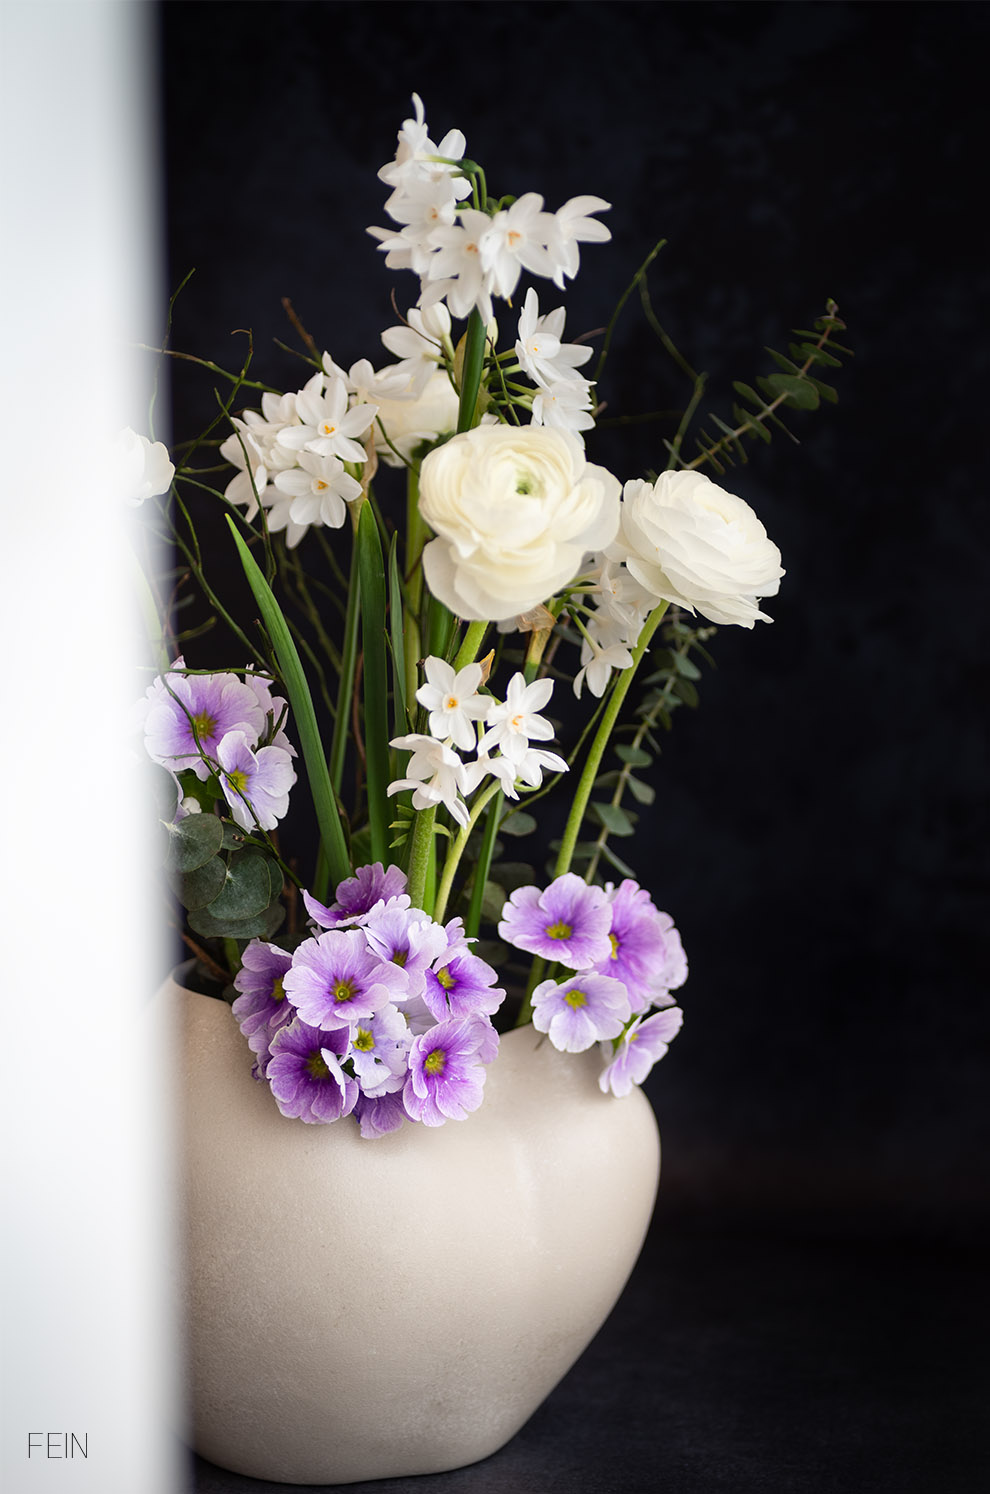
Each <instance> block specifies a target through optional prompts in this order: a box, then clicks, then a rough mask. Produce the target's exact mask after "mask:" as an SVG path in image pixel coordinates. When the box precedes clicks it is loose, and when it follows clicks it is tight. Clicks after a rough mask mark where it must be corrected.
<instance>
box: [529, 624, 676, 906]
mask: <svg viewBox="0 0 990 1494" xmlns="http://www.w3.org/2000/svg"><path fill="white" fill-rule="evenodd" d="M669 605H670V604H669V602H661V603H660V605H659V607H654V609H653V611H652V612H651V613H650V615H649V617H648V618H647V619H646V622H645V623H644V624H643V630H642V632H641V633H640V635H639V641H638V642H637V644H636V647H635V649H634V650H633V656H632V664H631V665H630V667H629V668H628V669H624V670H623V671H622V672H621V674H620V675H619V678H618V679H617V680H616V682H615V686H614V688H613V690H612V694H611V697H610V699H609V702H608V705H607V706H606V707H605V710H604V712H603V714H602V719H601V721H600V722H599V724H598V731H597V732H596V733H595V739H594V741H593V742H592V744H591V750H590V751H589V753H588V759H587V761H586V763H585V765H584V772H583V773H582V774H581V778H580V781H579V783H578V786H577V791H576V793H575V795H574V802H573V804H572V805H571V812H570V814H569V815H568V817H567V824H566V825H565V827H564V837H563V840H562V841H561V843H560V853H559V854H558V856H557V864H556V866H555V867H554V870H553V874H554V877H555V878H556V877H561V876H563V874H564V873H565V872H566V871H569V870H570V865H571V857H572V856H573V855H574V847H575V846H576V845H577V840H578V835H579V834H580V831H581V822H582V820H583V819H584V816H585V811H586V810H587V808H588V800H589V799H590V798H591V791H592V789H593V787H594V783H595V779H596V778H597V777H598V770H599V768H600V767H601V761H602V757H603V756H604V754H605V748H606V747H607V746H608V741H609V738H610V737H611V735H612V731H613V729H614V727H615V723H616V721H617V720H618V717H619V712H620V711H621V709H622V705H623V702H624V701H625V698H626V695H627V694H628V693H629V686H630V685H631V684H632V682H633V677H634V676H635V674H636V670H637V669H638V668H639V665H640V661H641V659H642V658H643V655H644V654H645V653H646V650H647V649H648V648H649V646H650V640H651V639H652V637H653V635H654V633H655V632H656V630H657V628H658V627H659V626H660V623H661V620H662V619H663V615H664V613H665V612H666V611H667V608H668V606H669Z"/></svg>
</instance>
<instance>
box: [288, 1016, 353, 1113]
mask: <svg viewBox="0 0 990 1494" xmlns="http://www.w3.org/2000/svg"><path fill="white" fill-rule="evenodd" d="M347 1046H348V1042H347V1033H346V1032H345V1031H339V1032H326V1031H321V1030H320V1029H319V1028H316V1027H310V1026H309V1024H308V1023H307V1022H303V1021H302V1020H301V1019H300V1018H298V1017H297V1018H296V1020H295V1021H294V1022H292V1023H290V1025H289V1026H288V1027H283V1028H281V1029H280V1031H278V1032H277V1033H276V1034H275V1036H274V1038H273V1039H272V1055H271V1058H270V1059H269V1061H268V1072H267V1074H266V1076H265V1077H266V1078H267V1080H268V1083H269V1084H270V1085H271V1090H272V1094H273V1095H274V1096H275V1101H276V1103H277V1105H278V1108H279V1110H281V1112H282V1114H283V1115H287V1116H290V1117H292V1118H293V1119H297V1120H303V1121H308V1122H310V1123H311V1124H314V1125H328V1124H329V1123H330V1122H331V1121H335V1120H339V1119H340V1117H341V1116H342V1115H350V1113H351V1111H352V1110H353V1109H354V1106H355V1105H356V1103H357V1098H358V1093H359V1091H358V1085H357V1080H355V1079H351V1078H349V1077H348V1075H347V1074H346V1073H345V1072H344V1070H343V1068H342V1067H341V1058H342V1056H343V1055H344V1054H346V1052H347Z"/></svg>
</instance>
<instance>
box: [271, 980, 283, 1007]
mask: <svg viewBox="0 0 990 1494" xmlns="http://www.w3.org/2000/svg"><path fill="white" fill-rule="evenodd" d="M272 1000H273V1001H284V1000H285V986H284V985H283V984H282V977H281V976H280V975H277V976H276V977H275V983H274V985H273V986H272Z"/></svg>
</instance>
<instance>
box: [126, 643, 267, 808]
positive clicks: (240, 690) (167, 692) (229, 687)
mask: <svg viewBox="0 0 990 1494" xmlns="http://www.w3.org/2000/svg"><path fill="white" fill-rule="evenodd" d="M184 670H185V661H184V660H183V659H182V658H181V657H180V658H177V659H176V660H175V661H174V662H173V664H172V667H171V669H170V670H169V671H168V672H167V673H166V674H165V675H159V676H158V677H157V678H156V679H155V680H154V681H153V683H152V684H151V685H150V686H149V687H148V690H147V692H146V693H145V697H144V700H143V701H142V702H141V710H140V714H141V718H142V721H143V726H144V742H145V747H146V749H147V751H148V755H149V756H150V757H151V759H152V761H154V762H156V763H160V764H161V766H162V767H163V768H167V769H168V771H169V772H170V773H172V774H173V776H174V777H175V779H176V782H177V784H178V785H179V789H180V795H181V791H182V778H181V775H182V774H183V773H186V772H188V773H192V774H194V775H195V777H196V778H198V779H199V780H200V781H201V782H203V783H205V782H206V781H207V779H209V778H210V777H211V776H215V777H216V779H217V781H218V783H219V786H220V789H221V791H222V793H223V796H224V798H225V799H226V801H227V804H228V806H229V808H230V811H231V814H232V816H233V818H234V820H235V821H236V822H237V824H238V825H240V826H241V827H242V828H243V829H245V830H248V831H250V830H254V829H255V828H260V829H262V830H274V828H275V826H276V825H277V824H278V822H279V820H281V819H282V818H283V817H284V816H285V814H286V812H287V810H288V807H289V790H290V789H291V788H292V785H293V784H294V783H295V781H296V771H295V768H294V767H293V766H292V759H293V758H294V757H295V755H296V749H295V748H294V747H293V746H292V744H291V743H290V742H289V740H288V738H287V737H286V735H285V730H284V726H283V723H284V720H285V715H286V709H287V707H286V702H285V701H284V700H283V699H281V697H279V696H273V695H272V693H271V689H270V686H271V680H269V679H267V678H266V677H265V676H263V675H260V674H251V673H245V675H244V678H243V679H241V678H240V677H239V676H238V675H236V674H229V673H223V674H187V673H185V672H184ZM198 808H199V805H198V803H197V801H196V800H195V799H190V798H189V797H188V796H187V797H185V798H182V800H181V804H180V810H179V813H180V816H181V815H182V814H185V813H188V812H190V811H191V810H195V809H198Z"/></svg>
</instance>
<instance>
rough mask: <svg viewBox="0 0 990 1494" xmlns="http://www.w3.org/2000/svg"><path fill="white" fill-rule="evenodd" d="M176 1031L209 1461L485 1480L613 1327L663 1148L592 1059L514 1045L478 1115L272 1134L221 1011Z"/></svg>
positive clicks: (646, 1115)
mask: <svg viewBox="0 0 990 1494" xmlns="http://www.w3.org/2000/svg"><path fill="white" fill-rule="evenodd" d="M163 994H164V999H166V1000H171V1001H173V1002H174V1004H175V1006H176V1010H177V1012H179V1011H181V1031H182V1038H183V1058H182V1063H181V1070H182V1075H181V1083H182V1086H183V1091H184V1093H183V1096H182V1098H181V1100H180V1114H181V1117H182V1120H183V1122H184V1146H183V1151H182V1164H181V1165H182V1172H183V1178H184V1209H185V1224H184V1232H183V1233H184V1240H185V1248H186V1252H187V1255H186V1266H187V1268H186V1279H185V1287H184V1302H185V1315H186V1322H187V1331H188V1362H189V1376H190V1378H189V1397H190V1413H191V1417H192V1424H193V1428H194V1434H193V1435H194V1441H195V1445H196V1447H197V1448H198V1450H199V1451H200V1452H201V1453H202V1454H203V1455H204V1456H205V1457H207V1458H209V1459H210V1460H211V1461H212V1462H214V1463H218V1464H220V1465H221V1466H223V1467H225V1468H229V1469H233V1470H235V1471H236V1472H239V1473H247V1474H251V1475H252V1476H254V1477H257V1478H267V1479H274V1480H279V1481H281V1482H284V1483H297V1484H298V1483H349V1482H352V1481H354V1480H357V1479H372V1478H384V1477H388V1476H393V1475H404V1474H419V1473H434V1472H439V1471H441V1470H444V1469H449V1468H455V1467H459V1466H461V1465H463V1464H467V1463H471V1462H474V1461H476V1460H477V1459H479V1458H484V1457H487V1456H488V1455H489V1454H490V1453H492V1452H494V1451H495V1450H496V1449H498V1448H499V1447H501V1446H502V1445H503V1444H504V1443H505V1442H506V1441H508V1439H509V1438H510V1437H512V1436H513V1435H514V1434H515V1433H516V1432H517V1431H518V1430H519V1428H520V1427H521V1426H522V1425H523V1423H524V1422H526V1421H527V1420H528V1419H529V1417H530V1416H531V1415H532V1414H533V1412H534V1411H535V1410H536V1408H537V1407H538V1406H539V1405H540V1403H541V1402H542V1401H543V1400H544V1399H545V1397H546V1396H547V1395H548V1394H549V1392H550V1391H551V1390H552V1389H553V1388H554V1386H555V1385H557V1383H558V1382H559V1381H560V1379H561V1378H562V1376H563V1375H564V1374H565V1373H566V1371H567V1370H568V1369H569V1368H570V1367H571V1365H572V1364H573V1363H574V1361H575V1360H576V1359H577V1357H578V1356H579V1354H581V1352H582V1351H583V1350H584V1348H585V1347H586V1346H587V1344H588V1343H589V1342H590V1341H591V1339H592V1337H593V1336H594V1334H595V1333H596V1332H597V1331H598V1329H599V1328H600V1327H601V1325H602V1323H603V1322H604V1320H605V1318H606V1317H607V1316H608V1313H609V1312H610V1310H611V1309H612V1307H613V1305H614V1303H615V1301H616V1299H617V1298H618V1296H619V1294H620V1292H621V1291H622V1288H623V1286H624V1285H625V1282H626V1280H627V1279H628V1277H629V1273H630V1271H631V1270H632V1267H633V1265H634V1263H635V1261H636V1257H637V1255H638V1254H639V1251H640V1248H641V1246H642V1243H643V1239H644V1237H645V1235H646V1230H647V1226H648V1224H649V1221H650V1215H651V1213H652V1210H653V1204H654V1200H655V1198H656V1190H657V1180H658V1177H659V1162H660V1150H659V1137H658V1133H657V1125H656V1121H655V1119H654V1116H653V1111H652V1109H651V1107H650V1105H649V1102H648V1101H647V1100H646V1098H645V1097H644V1095H643V1094H642V1093H641V1092H640V1091H638V1090H637V1091H634V1092H633V1093H632V1094H631V1095H629V1096H628V1097H627V1098H625V1099H621V1100H617V1099H615V1098H614V1097H613V1096H610V1095H609V1096H606V1095H603V1094H602V1093H601V1091H600V1089H599V1087H598V1083H597V1078H598V1074H599V1072H600V1068H601V1064H600V1060H599V1058H598V1055H597V1053H587V1054H581V1055H571V1054H561V1053H558V1052H557V1051H556V1050H555V1049H554V1048H552V1047H551V1046H550V1044H549V1043H548V1042H547V1041H546V1040H545V1039H543V1040H541V1038H540V1036H539V1034H537V1033H535V1032H534V1031H533V1029H532V1028H531V1027H529V1028H522V1029H519V1030H517V1031H515V1032H511V1033H507V1034H506V1035H505V1036H504V1037H503V1038H502V1042H501V1049H500V1052H499V1055H498V1057H497V1058H496V1060H495V1062H494V1063H493V1064H492V1065H491V1066H490V1068H489V1071H488V1078H487V1082H486V1086H485V1102H484V1105H483V1106H482V1108H481V1109H480V1110H478V1111H476V1112H475V1113H474V1114H473V1115H471V1116H469V1117H468V1118H467V1119H466V1120H464V1121H462V1122H455V1121H451V1122H448V1123H447V1124H446V1125H444V1126H441V1127H438V1128H430V1127H427V1126H422V1125H408V1126H405V1127H403V1128H402V1129H401V1130H400V1131H398V1132H395V1133H394V1134H392V1135H391V1136H386V1137H382V1138H379V1139H377V1140H374V1141H372V1140H364V1139H362V1137H361V1136H360V1134H359V1131H358V1127H357V1123H356V1122H355V1121H354V1120H353V1119H351V1118H347V1119H344V1120H342V1121H339V1122H337V1123H336V1124H334V1125H330V1126H317V1125H305V1124H303V1123H301V1122H300V1121H296V1120H287V1119H286V1118H285V1117H284V1116H282V1115H281V1114H280V1112H279V1110H278V1108H277V1106H276V1104H275V1101H274V1099H273V1098H272V1095H271V1093H270V1091H269V1090H268V1088H267V1086H266V1085H263V1084H259V1083H257V1082H256V1081H255V1080H254V1079H253V1078H252V1075H251V1066H252V1061H253V1060H252V1054H251V1052H250V1049H249V1048H248V1045H247V1043H246V1041H245V1040H244V1038H243V1037H242V1036H241V1034H240V1032H239V1030H238V1027H237V1024H236V1022H235V1020H234V1018H233V1017H232V1015H231V1012H230V1009H229V1007H228V1006H227V1005H226V1004H225V1003H223V1002H220V1001H216V1000H212V999H210V998H209V997H207V996H200V995H196V994H193V993H192V992H188V991H184V990H182V989H181V988H180V987H177V986H175V985H172V984H170V986H169V987H166V990H165V992H164V993H163Z"/></svg>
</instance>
